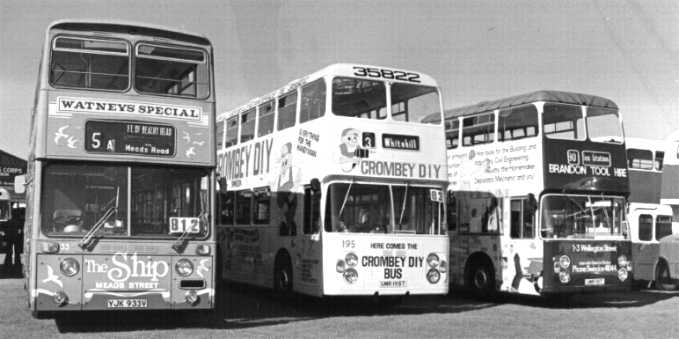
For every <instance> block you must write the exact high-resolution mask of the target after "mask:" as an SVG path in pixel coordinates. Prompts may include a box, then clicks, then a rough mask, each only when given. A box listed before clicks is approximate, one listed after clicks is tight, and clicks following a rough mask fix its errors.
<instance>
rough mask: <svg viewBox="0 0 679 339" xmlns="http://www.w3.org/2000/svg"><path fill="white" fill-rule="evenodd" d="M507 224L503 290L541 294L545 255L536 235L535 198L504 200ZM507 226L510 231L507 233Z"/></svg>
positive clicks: (504, 245) (503, 262)
mask: <svg viewBox="0 0 679 339" xmlns="http://www.w3.org/2000/svg"><path fill="white" fill-rule="evenodd" d="M503 200H504V203H505V208H506V209H507V210H508V213H507V214H506V215H507V217H508V220H506V222H505V223H504V225H505V229H504V232H503V233H504V235H503V238H504V241H503V245H502V266H503V270H502V286H501V290H503V291H509V292H518V293H521V294H539V289H540V287H539V284H538V278H540V276H541V275H542V266H543V258H542V257H543V253H542V246H541V244H542V243H541V241H540V240H539V239H538V236H537V234H536V233H537V232H536V229H537V228H536V223H535V221H536V217H535V212H536V210H537V208H536V207H537V204H536V202H535V198H534V197H533V195H532V194H531V195H529V196H517V197H508V198H505V199H503ZM507 226H508V229H507Z"/></svg>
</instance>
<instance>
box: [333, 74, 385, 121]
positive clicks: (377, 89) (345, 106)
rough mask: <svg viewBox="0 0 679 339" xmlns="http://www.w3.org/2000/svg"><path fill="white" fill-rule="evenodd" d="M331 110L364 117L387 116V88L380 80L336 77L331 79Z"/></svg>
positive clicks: (336, 112) (376, 117) (350, 115)
mask: <svg viewBox="0 0 679 339" xmlns="http://www.w3.org/2000/svg"><path fill="white" fill-rule="evenodd" d="M332 112H333V113H334V114H335V115H341V116H346V117H357V118H364V119H384V118H386V117H387V90H386V87H385V85H384V82H382V81H376V80H366V79H355V78H346V77H336V78H334V79H333V80H332Z"/></svg>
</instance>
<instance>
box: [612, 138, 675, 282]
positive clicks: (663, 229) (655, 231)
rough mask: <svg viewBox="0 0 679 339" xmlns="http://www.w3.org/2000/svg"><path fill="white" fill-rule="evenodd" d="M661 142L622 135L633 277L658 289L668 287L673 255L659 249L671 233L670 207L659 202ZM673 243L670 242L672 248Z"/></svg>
mask: <svg viewBox="0 0 679 339" xmlns="http://www.w3.org/2000/svg"><path fill="white" fill-rule="evenodd" d="M665 144H666V143H665V141H663V140H652V139H643V138H626V139H625V145H626V147H627V169H628V175H629V180H630V196H629V206H628V212H627V220H628V223H629V229H630V235H631V239H632V263H633V270H634V280H635V281H638V282H640V283H648V285H647V286H650V285H651V283H652V282H655V286H656V288H659V289H669V288H670V283H669V282H666V281H664V280H666V279H664V277H665V276H667V270H668V262H671V261H672V260H671V258H672V257H673V256H669V257H668V256H667V253H663V254H661V253H660V241H661V239H662V238H664V237H666V236H668V235H671V234H672V208H671V207H670V206H667V205H662V204H660V193H661V190H662V176H663V160H664V157H665ZM677 245H679V244H670V246H671V247H673V248H676V246H677ZM663 252H665V251H663ZM674 252H676V250H675V251H674Z"/></svg>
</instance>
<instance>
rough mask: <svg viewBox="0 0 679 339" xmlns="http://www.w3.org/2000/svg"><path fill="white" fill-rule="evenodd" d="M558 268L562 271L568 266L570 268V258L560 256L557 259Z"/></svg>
mask: <svg viewBox="0 0 679 339" xmlns="http://www.w3.org/2000/svg"><path fill="white" fill-rule="evenodd" d="M559 266H560V267H561V268H562V269H564V270H565V269H567V268H568V267H569V266H571V258H570V257H569V256H567V255H565V254H564V255H562V256H561V257H560V258H559Z"/></svg>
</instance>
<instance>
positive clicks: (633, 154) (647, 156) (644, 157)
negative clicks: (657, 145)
mask: <svg viewBox="0 0 679 339" xmlns="http://www.w3.org/2000/svg"><path fill="white" fill-rule="evenodd" d="M627 167H629V168H636V169H642V170H649V171H650V170H652V169H653V152H652V151H649V150H645V149H636V148H630V149H628V150H627Z"/></svg>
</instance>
